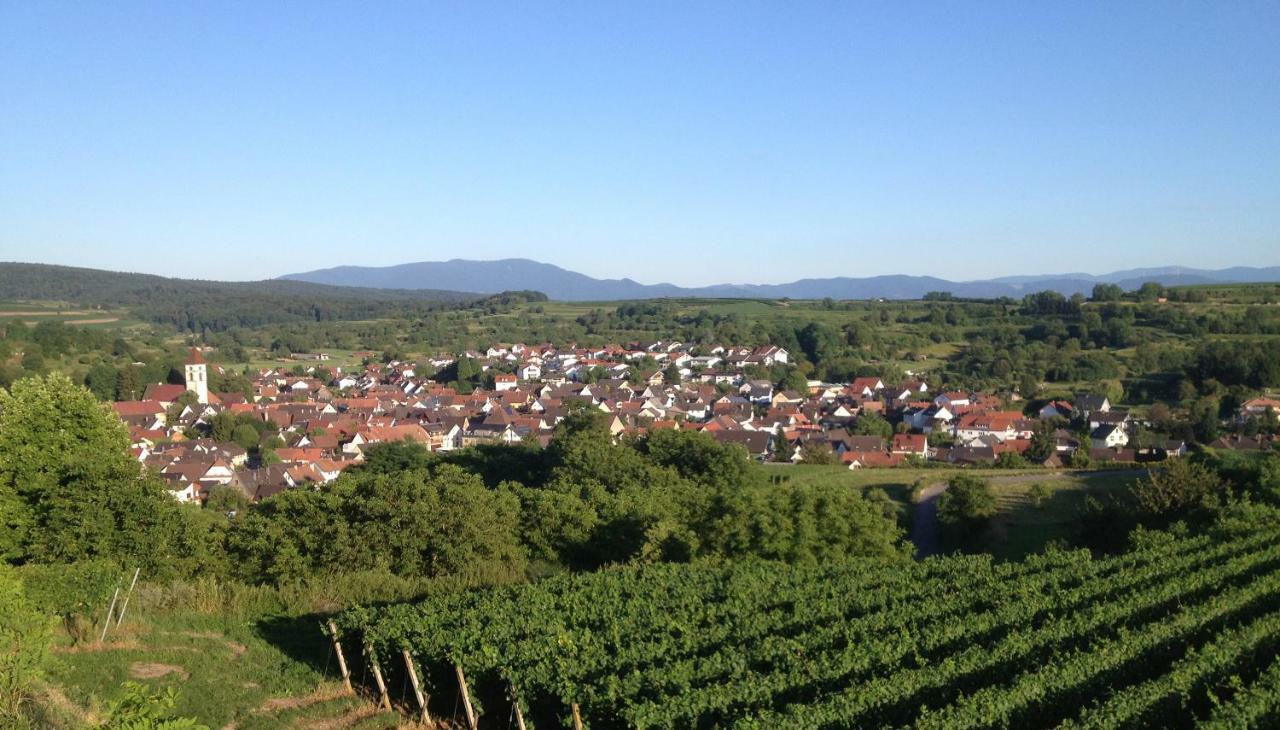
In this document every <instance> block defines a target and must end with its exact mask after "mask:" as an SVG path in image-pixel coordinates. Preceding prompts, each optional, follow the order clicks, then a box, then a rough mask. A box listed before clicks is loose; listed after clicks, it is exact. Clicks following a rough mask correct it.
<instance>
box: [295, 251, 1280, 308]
mask: <svg viewBox="0 0 1280 730" xmlns="http://www.w3.org/2000/svg"><path fill="white" fill-rule="evenodd" d="M280 278H281V279H287V280H293V281H307V282H312V283H316V284H329V285H335V286H348V287H376V288H380V289H449V290H454V291H468V292H478V293H482V294H494V293H498V292H502V291H510V290H520V289H531V290H536V291H540V292H543V293H544V294H546V295H547V296H548V297H550V298H551V299H555V300H562V301H607V300H617V299H653V298H658V297H713V298H734V297H761V298H775V299H776V298H782V297H790V298H792V299H820V298H822V297H831V298H833V299H879V298H883V299H919V298H920V297H922V296H924V295H925V294H926V293H928V292H932V291H948V292H951V293H952V294H954V295H956V296H961V297H1001V296H1009V297H1021V296H1023V295H1024V294H1026V293H1028V292H1035V291H1043V290H1046V289H1052V290H1055V291H1059V292H1062V293H1063V294H1065V295H1071V294H1075V293H1077V292H1079V293H1082V294H1088V293H1089V292H1090V290H1092V289H1093V287H1094V285H1095V284H1098V283H1108V284H1117V285H1119V286H1121V287H1122V288H1124V289H1126V290H1129V289H1136V288H1138V287H1139V286H1141V285H1142V284H1143V283H1145V282H1148V281H1155V282H1159V283H1161V284H1164V285H1166V286H1174V285H1185V284H1224V283H1243V282H1274V281H1280V266H1271V267H1265V268H1255V267H1248V266H1238V267H1234V268H1229V269H1218V270H1209V269H1192V268H1186V267H1182V266H1168V267H1160V268H1147V269H1129V270H1125V271H1115V272H1111V273H1109V274H1100V275H1094V274H1085V273H1070V274H1046V275H1039V276H1005V277H1000V278H995V279H988V280H982V281H963V282H957V281H948V280H946V279H940V278H937V277H932V276H907V275H886V276H869V277H843V276H842V277H833V278H825V279H800V280H797V281H793V282H789V283H786V284H716V285H713V286H703V287H682V286H676V285H675V284H667V283H661V284H641V283H639V282H637V281H634V280H632V279H626V278H623V279H596V278H592V277H590V276H587V275H585V274H580V273H577V272H574V271H569V270H567V269H563V268H561V267H559V266H555V265H553V264H546V263H541V262H538V261H532V260H529V259H500V260H497V261H471V260H467V259H452V260H450V261H423V262H419V263H411V264H399V265H396V266H380V267H375V266H337V267H334V268H329V269H318V270H316V271H308V272H303V273H298V274H286V275H285V276H282V277H280Z"/></svg>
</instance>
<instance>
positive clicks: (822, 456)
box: [800, 441, 836, 465]
mask: <svg viewBox="0 0 1280 730" xmlns="http://www.w3.org/2000/svg"><path fill="white" fill-rule="evenodd" d="M800 460H801V461H803V462H804V463H806V464H824V465H825V464H835V463H836V454H835V452H834V451H832V450H831V447H830V446H828V445H827V444H825V443H823V442H821V441H806V442H805V444H804V445H803V446H801V447H800Z"/></svg>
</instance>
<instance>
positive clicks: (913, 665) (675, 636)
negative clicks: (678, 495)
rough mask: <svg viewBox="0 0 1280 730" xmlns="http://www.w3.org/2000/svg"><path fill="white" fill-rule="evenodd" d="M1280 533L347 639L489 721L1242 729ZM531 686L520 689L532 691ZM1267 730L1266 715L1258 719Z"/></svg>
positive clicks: (374, 625)
mask: <svg viewBox="0 0 1280 730" xmlns="http://www.w3.org/2000/svg"><path fill="white" fill-rule="evenodd" d="M1278 537H1280V534H1277V533H1276V532H1274V531H1259V532H1258V533H1257V534H1252V535H1237V536H1233V537H1230V538H1227V539H1222V540H1216V539H1213V538H1211V537H1207V536H1198V537H1181V538H1172V537H1170V538H1166V539H1158V540H1151V541H1149V542H1148V544H1146V545H1144V546H1143V547H1141V548H1138V549H1135V550H1133V551H1131V552H1128V553H1124V554H1121V555H1117V556H1113V557H1108V558H1103V559H1095V558H1093V557H1092V556H1090V554H1089V553H1088V552H1086V551H1052V552H1049V553H1047V554H1045V555H1040V556H1035V557H1032V558H1029V559H1027V560H1025V561H1023V562H1019V563H995V562H993V561H991V560H990V559H989V558H987V557H976V556H952V557H944V558H932V559H929V560H926V561H923V562H920V563H914V564H905V565H904V564H900V563H895V564H893V565H887V564H884V563H881V562H877V561H874V560H861V561H852V562H843V563H833V564H828V565H823V566H817V567H788V566H782V565H778V564H774V563H767V562H747V563H739V564H733V565H727V566H725V565H652V566H641V567H634V566H633V567H624V568H616V569H609V570H604V571H600V572H597V573H592V574H581V575H571V576H561V577H555V578H551V579H547V580H544V581H541V582H539V583H535V584H532V585H524V586H512V587H506V588H499V589H493V590H489V591H483V592H473V593H465V594H457V595H449V596H444V597H437V598H432V599H431V600H429V601H423V602H420V603H412V604H395V605H389V606H380V607H361V608H354V609H350V610H348V611H346V612H344V613H343V614H342V615H341V616H339V624H340V626H341V632H342V634H343V636H344V640H345V641H346V642H347V643H348V644H351V645H352V646H353V647H354V646H356V645H359V646H360V647H362V648H363V647H368V649H369V650H370V651H371V652H372V655H373V656H374V657H376V658H378V659H379V660H380V661H381V663H382V664H383V665H384V666H385V667H388V669H389V671H391V672H393V673H394V672H395V671H396V670H395V666H396V664H397V661H393V660H397V659H398V658H399V657H401V656H402V655H403V652H404V650H408V652H409V654H410V655H411V656H413V657H415V658H416V661H418V662H421V666H423V667H424V668H425V670H426V672H425V675H426V676H425V678H424V682H425V688H426V690H427V694H428V695H429V696H431V697H436V698H441V699H438V700H437V701H438V702H440V703H441V704H444V705H446V708H447V703H445V702H444V699H443V698H449V697H455V696H456V694H454V693H456V692H457V689H458V685H457V684H456V682H455V680H454V677H455V676H456V675H455V671H454V668H455V667H458V668H461V669H463V670H465V673H466V675H467V676H468V677H469V678H470V681H471V687H472V692H473V694H474V696H473V698H472V699H473V700H474V701H475V704H476V705H477V707H478V710H479V712H480V718H481V724H482V725H486V724H488V725H490V726H492V727H506V726H507V722H508V720H509V718H510V717H511V715H512V713H513V711H514V708H513V707H512V706H511V702H512V699H511V698H512V696H513V695H514V696H517V697H518V700H516V701H517V702H518V703H519V709H520V710H521V714H523V716H524V717H526V718H528V720H529V722H530V724H532V725H535V726H537V727H558V726H561V725H562V724H563V725H567V724H569V722H570V717H571V712H570V708H571V707H576V708H580V714H581V716H582V718H583V720H584V722H585V724H586V725H587V726H588V727H590V728H595V729H596V730H599V729H600V728H614V727H680V728H687V727H729V726H736V727H754V728H766V727H767V728H779V727H797V728H799V727H803V728H840V727H853V726H858V727H868V726H886V725H891V726H903V725H914V726H920V727H946V728H952V727H982V726H1005V727H1013V726H1018V727H1030V726H1035V727H1042V726H1053V725H1060V724H1069V725H1078V726H1083V727H1119V726H1134V725H1139V726H1172V727H1177V726H1193V725H1196V724H1199V723H1209V724H1215V725H1216V724H1222V725H1226V726H1233V725H1237V724H1238V723H1239V722H1240V718H1250V717H1255V716H1258V715H1259V713H1261V714H1262V716H1265V715H1266V713H1268V712H1269V711H1270V710H1272V709H1274V708H1275V706H1276V704H1277V700H1276V697H1275V691H1276V690H1277V687H1278V686H1280V684H1278V683H1280V680H1278V679H1277V676H1278V675H1280V669H1278V668H1277V666H1276V665H1274V664H1272V663H1271V661H1272V659H1273V658H1274V657H1275V656H1276V654H1277V652H1278V651H1280V540H1277V538H1278ZM513 690H514V691H513ZM1244 724H1245V725H1248V722H1247V721H1246V722H1245V723H1244Z"/></svg>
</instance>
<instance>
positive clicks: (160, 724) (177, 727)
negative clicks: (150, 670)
mask: <svg viewBox="0 0 1280 730" xmlns="http://www.w3.org/2000/svg"><path fill="white" fill-rule="evenodd" d="M124 689H125V692H124V694H123V695H121V696H120V697H118V698H116V699H115V700H113V701H112V702H111V705H110V707H109V708H108V711H107V719H106V721H105V722H103V723H102V725H101V727H102V728H103V730H208V727H207V726H205V725H201V724H200V723H198V722H196V721H195V720H194V719H192V718H189V717H174V712H173V708H174V705H175V704H177V691H176V690H174V688H173V687H168V688H166V689H165V690H164V691H162V692H156V691H153V690H152V689H151V688H149V687H147V686H146V685H144V684H139V683H138V682H126V683H125V687H124Z"/></svg>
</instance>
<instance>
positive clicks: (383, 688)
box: [364, 644, 391, 710]
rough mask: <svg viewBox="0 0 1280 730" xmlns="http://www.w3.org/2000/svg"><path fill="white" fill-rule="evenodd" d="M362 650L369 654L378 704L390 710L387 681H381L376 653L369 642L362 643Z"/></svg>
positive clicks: (380, 669) (380, 671)
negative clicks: (376, 686)
mask: <svg viewBox="0 0 1280 730" xmlns="http://www.w3.org/2000/svg"><path fill="white" fill-rule="evenodd" d="M364 650H365V653H367V654H368V655H369V663H370V664H372V665H373V681H374V682H376V683H377V685H378V705H379V706H380V707H382V709H384V710H390V709H391V695H389V694H387V683H386V682H384V681H382V667H379V666H378V655H377V654H374V653H373V647H372V646H371V645H369V644H365V645H364Z"/></svg>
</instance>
